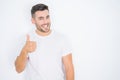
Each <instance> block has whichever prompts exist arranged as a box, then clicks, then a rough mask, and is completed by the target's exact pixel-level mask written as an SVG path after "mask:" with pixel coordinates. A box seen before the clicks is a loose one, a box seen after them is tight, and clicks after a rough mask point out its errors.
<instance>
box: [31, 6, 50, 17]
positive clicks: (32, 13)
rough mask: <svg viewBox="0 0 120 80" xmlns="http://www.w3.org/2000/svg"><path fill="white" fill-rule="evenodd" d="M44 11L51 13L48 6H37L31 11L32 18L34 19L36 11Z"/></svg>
mask: <svg viewBox="0 0 120 80" xmlns="http://www.w3.org/2000/svg"><path fill="white" fill-rule="evenodd" d="M43 10H48V11H49V9H48V6H47V5H45V4H36V5H34V6H33V7H32V9H31V16H32V17H33V15H34V14H35V12H36V11H43Z"/></svg>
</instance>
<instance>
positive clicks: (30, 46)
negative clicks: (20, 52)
mask: <svg viewBox="0 0 120 80" xmlns="http://www.w3.org/2000/svg"><path fill="white" fill-rule="evenodd" d="M26 37H27V40H26V44H25V46H24V49H25V51H26V52H27V53H31V52H34V51H35V49H36V42H35V41H30V36H29V35H27V36H26Z"/></svg>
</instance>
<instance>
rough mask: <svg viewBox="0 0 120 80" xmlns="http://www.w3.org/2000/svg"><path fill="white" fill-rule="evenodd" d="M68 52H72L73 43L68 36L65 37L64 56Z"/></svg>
mask: <svg viewBox="0 0 120 80" xmlns="http://www.w3.org/2000/svg"><path fill="white" fill-rule="evenodd" d="M68 54H72V45H71V43H70V41H69V40H68V38H66V37H64V38H63V47H62V56H66V55H68Z"/></svg>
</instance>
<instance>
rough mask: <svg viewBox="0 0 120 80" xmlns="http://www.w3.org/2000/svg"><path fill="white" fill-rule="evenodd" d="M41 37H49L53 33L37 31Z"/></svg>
mask: <svg viewBox="0 0 120 80" xmlns="http://www.w3.org/2000/svg"><path fill="white" fill-rule="evenodd" d="M35 32H36V33H37V34H38V35H39V36H48V35H49V34H50V33H51V30H50V31H48V32H46V33H45V32H41V31H39V30H36V31H35Z"/></svg>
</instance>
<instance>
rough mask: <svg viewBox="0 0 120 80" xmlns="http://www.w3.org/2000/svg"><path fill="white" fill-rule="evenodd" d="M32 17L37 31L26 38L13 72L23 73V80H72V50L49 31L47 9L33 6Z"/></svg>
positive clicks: (62, 38) (55, 34) (63, 39)
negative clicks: (24, 74)
mask: <svg viewBox="0 0 120 80" xmlns="http://www.w3.org/2000/svg"><path fill="white" fill-rule="evenodd" d="M31 15H32V23H33V24H35V26H36V30H35V31H33V32H30V33H28V34H27V35H26V38H27V39H26V43H25V45H24V47H23V48H22V50H21V53H20V55H19V56H18V57H17V58H16V61H15V67H16V71H17V72H18V73H20V72H22V71H24V70H26V77H27V79H26V80H74V68H73V63H72V54H71V53H72V51H71V47H70V45H69V43H68V41H67V40H66V39H65V37H64V36H63V35H61V34H59V33H57V32H55V31H53V30H51V29H50V25H51V22H50V15H49V9H48V6H47V5H45V4H37V5H35V6H33V7H32V9H31Z"/></svg>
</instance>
